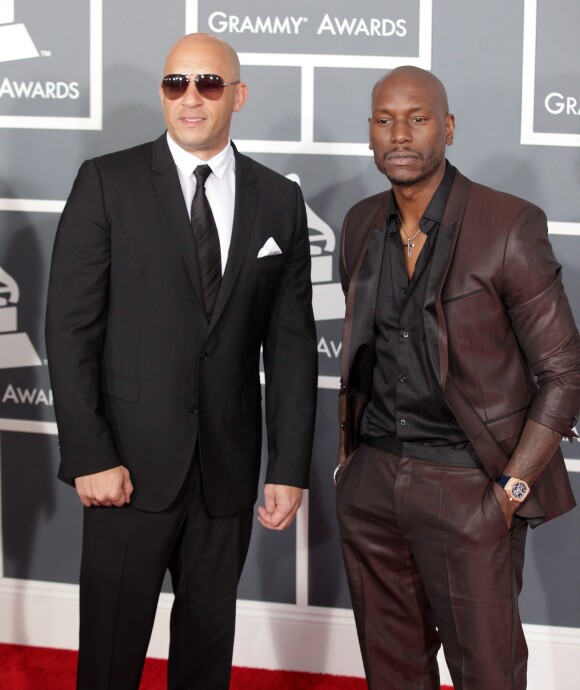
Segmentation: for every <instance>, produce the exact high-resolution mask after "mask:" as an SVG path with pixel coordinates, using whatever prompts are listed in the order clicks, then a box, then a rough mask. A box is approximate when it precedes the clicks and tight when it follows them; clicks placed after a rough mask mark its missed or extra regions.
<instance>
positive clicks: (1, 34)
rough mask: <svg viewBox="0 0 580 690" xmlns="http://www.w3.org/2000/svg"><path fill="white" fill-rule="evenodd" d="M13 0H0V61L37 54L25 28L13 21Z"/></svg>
mask: <svg viewBox="0 0 580 690" xmlns="http://www.w3.org/2000/svg"><path fill="white" fill-rule="evenodd" d="M14 2H15V0H0V62H11V61H13V60H25V59H26V58H35V57H38V56H39V52H38V50H37V49H36V46H35V45H34V42H33V41H32V38H31V37H30V34H29V33H28V30H27V28H26V27H25V26H24V24H16V23H15V22H14Z"/></svg>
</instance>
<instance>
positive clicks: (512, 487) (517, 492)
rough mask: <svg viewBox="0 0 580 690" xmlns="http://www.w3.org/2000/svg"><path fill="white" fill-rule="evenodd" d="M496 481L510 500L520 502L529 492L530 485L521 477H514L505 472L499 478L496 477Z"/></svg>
mask: <svg viewBox="0 0 580 690" xmlns="http://www.w3.org/2000/svg"><path fill="white" fill-rule="evenodd" d="M496 482H497V483H498V484H499V485H500V486H501V488H502V489H503V490H504V491H505V492H506V494H507V496H508V498H509V500H510V501H516V502H517V503H522V502H523V501H525V500H526V498H527V497H528V495H529V493H530V487H529V486H528V485H527V484H526V482H525V481H524V480H523V479H516V478H515V477H510V476H508V475H507V474H502V475H501V477H500V478H499V479H496Z"/></svg>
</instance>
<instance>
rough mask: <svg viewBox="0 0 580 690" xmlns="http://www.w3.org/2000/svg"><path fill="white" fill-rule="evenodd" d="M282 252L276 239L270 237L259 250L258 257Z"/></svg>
mask: <svg viewBox="0 0 580 690" xmlns="http://www.w3.org/2000/svg"><path fill="white" fill-rule="evenodd" d="M281 253H282V250H281V249H280V247H279V246H278V245H277V244H276V240H275V239H274V238H273V237H269V238H268V239H267V240H266V244H265V245H264V246H263V247H262V249H260V251H259V252H258V256H257V258H258V259H261V258H262V257H264V256H274V255H275V254H281Z"/></svg>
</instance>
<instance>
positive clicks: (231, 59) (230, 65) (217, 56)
mask: <svg viewBox="0 0 580 690" xmlns="http://www.w3.org/2000/svg"><path fill="white" fill-rule="evenodd" d="M199 55H205V56H207V59H208V61H209V60H211V61H212V63H213V64H214V65H215V66H216V69H215V73H216V74H219V75H220V76H221V77H223V78H224V79H225V81H236V80H238V79H239V78H240V60H239V58H238V54H237V53H236V51H235V50H234V49H233V48H232V47H231V46H230V45H229V44H228V43H226V42H225V41H222V40H221V38H218V37H217V36H210V35H209V34H187V35H186V36H184V37H183V38H180V39H179V40H178V41H177V42H176V43H174V44H173V46H172V47H171V50H170V51H169V53H168V55H167V59H166V60H165V67H164V70H163V73H164V74H168V73H170V72H171V69H170V68H171V66H172V65H174V64H175V63H176V62H177V63H179V62H183V61H187V60H188V59H191V58H192V56H199Z"/></svg>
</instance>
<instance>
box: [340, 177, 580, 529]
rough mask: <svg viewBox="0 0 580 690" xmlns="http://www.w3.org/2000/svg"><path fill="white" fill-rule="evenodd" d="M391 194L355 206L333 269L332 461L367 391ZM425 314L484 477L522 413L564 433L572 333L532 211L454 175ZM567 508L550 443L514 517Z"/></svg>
mask: <svg viewBox="0 0 580 690" xmlns="http://www.w3.org/2000/svg"><path fill="white" fill-rule="evenodd" d="M390 193H391V192H390V191H389V192H384V193H382V194H377V195H375V196H373V197H369V198H367V199H364V200H363V201H361V202H359V203H358V204H356V205H355V206H354V207H353V208H352V209H351V210H350V211H349V212H348V214H347V216H346V218H345V221H344V226H343V232H342V243H341V259H340V271H341V278H342V284H343V288H344V291H345V294H346V296H347V308H346V318H345V327H344V337H343V347H342V390H341V396H340V419H341V425H342V429H341V442H340V451H339V461H340V462H344V461H345V459H346V458H347V457H348V456H349V455H350V454H351V453H352V451H353V449H354V448H356V446H357V445H358V443H359V441H360V437H359V424H360V419H361V417H362V414H363V412H364V409H365V406H366V402H367V400H368V397H369V395H370V392H371V384H372V372H373V365H374V322H375V304H376V300H377V291H378V286H379V277H380V268H381V258H382V255H383V250H382V247H383V244H384V235H385V222H386V216H385V213H386V207H387V195H388V194H390ZM423 320H424V323H425V333H426V340H427V342H426V345H427V348H428V352H429V356H430V360H431V364H432V366H433V371H434V372H435V375H436V376H437V378H438V381H439V383H440V385H441V389H442V391H443V394H444V396H445V399H446V400H447V403H448V404H449V407H450V408H451V410H452V411H453V413H454V415H455V417H456V419H457V421H458V422H459V423H460V425H461V426H462V428H463V429H464V431H465V433H466V434H467V436H468V437H469V439H470V441H471V442H472V444H473V446H474V448H475V450H476V451H477V453H478V456H479V458H480V460H481V462H482V463H483V465H484V467H485V469H486V470H487V473H488V474H489V477H490V480H495V479H496V478H497V477H499V475H500V474H502V471H503V469H504V467H505V466H506V465H507V463H508V460H509V457H510V454H511V453H512V451H513V450H514V448H515V446H516V444H517V442H518V440H519V438H520V435H521V432H522V429H523V427H524V423H525V421H526V419H527V418H531V419H533V420H535V421H537V422H539V423H540V424H543V425H544V426H547V427H549V428H552V429H555V430H556V431H557V432H559V433H561V434H563V435H566V436H569V437H570V436H572V435H573V432H572V427H574V425H575V424H576V422H577V420H578V409H579V408H580V336H579V335H578V331H577V329H576V326H575V323H574V318H573V316H572V313H571V310H570V306H569V304H568V300H567V298H566V295H565V294H564V288H563V286H562V281H561V267H560V265H559V264H558V263H557V261H556V259H555V258H554V254H553V252H552V248H551V246H550V243H549V241H548V233H547V224H546V217H545V215H544V213H543V212H542V211H541V210H540V209H539V208H537V207H536V206H533V205H532V204H530V203H528V202H526V201H524V200H522V199H518V198H517V197H514V196H510V195H508V194H503V193H501V192H497V191H495V190H492V189H489V188H488V187H484V186H483V185H479V184H475V183H472V182H470V180H468V179H467V178H466V177H464V176H463V175H461V173H459V172H458V171H456V174H455V179H454V182H453V186H452V188H451V192H450V195H449V199H448V201H447V204H446V207H445V211H444V214H443V218H442V220H441V227H440V230H439V233H438V237H437V242H436V244H435V248H434V253H433V257H432V262H431V268H430V272H429V284H428V288H427V296H426V300H425V306H424V311H423ZM573 506H574V498H573V495H572V491H571V488H570V483H569V480H568V476H567V473H566V468H565V465H564V461H563V458H562V453H561V452H560V450H559V449H558V451H557V452H556V453H555V455H554V457H553V458H552V459H551V461H550V462H549V464H548V466H547V467H546V468H545V470H544V471H543V472H542V474H541V475H540V476H539V477H538V479H537V480H536V482H535V483H534V486H533V490H532V494H531V495H530V497H529V498H528V499H527V500H526V502H525V503H524V504H523V505H522V507H521V508H520V510H519V511H518V514H519V515H521V516H523V517H527V518H530V519H531V520H532V524H534V525H535V524H538V523H539V522H541V521H544V520H547V519H550V518H552V517H555V516H556V515H559V514H561V513H563V512H565V511H566V510H569V509H570V508H572V507H573Z"/></svg>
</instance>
